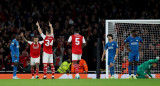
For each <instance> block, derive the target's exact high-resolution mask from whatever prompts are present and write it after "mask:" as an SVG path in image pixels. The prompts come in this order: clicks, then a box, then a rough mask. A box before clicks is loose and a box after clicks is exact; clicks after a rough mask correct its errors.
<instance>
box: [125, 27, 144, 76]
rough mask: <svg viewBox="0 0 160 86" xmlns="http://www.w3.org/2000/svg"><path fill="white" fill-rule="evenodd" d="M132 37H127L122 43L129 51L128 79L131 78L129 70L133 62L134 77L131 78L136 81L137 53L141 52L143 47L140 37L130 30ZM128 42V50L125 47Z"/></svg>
mask: <svg viewBox="0 0 160 86" xmlns="http://www.w3.org/2000/svg"><path fill="white" fill-rule="evenodd" d="M131 33H132V36H129V37H127V39H126V40H125V41H124V45H125V48H126V49H127V50H128V51H129V56H128V58H129V59H128V61H129V67H128V70H129V79H131V78H132V76H131V72H132V71H131V70H132V62H134V76H133V78H134V79H136V73H137V66H138V61H139V51H141V49H142V47H143V40H142V38H141V37H139V36H138V32H137V31H136V30H132V32H131ZM127 42H129V48H128V47H127V45H126V43H127ZM139 43H141V47H140V48H139Z"/></svg>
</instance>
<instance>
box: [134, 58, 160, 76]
mask: <svg viewBox="0 0 160 86" xmlns="http://www.w3.org/2000/svg"><path fill="white" fill-rule="evenodd" d="M159 59H160V58H159V57H156V59H151V60H148V61H146V62H144V63H142V64H141V65H139V66H138V70H137V74H136V78H138V79H144V78H148V79H150V78H152V75H151V72H150V70H151V68H156V67H157V61H158V60H159Z"/></svg>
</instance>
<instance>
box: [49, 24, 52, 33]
mask: <svg viewBox="0 0 160 86" xmlns="http://www.w3.org/2000/svg"><path fill="white" fill-rule="evenodd" d="M49 27H50V30H51V34H53V27H52V24H51V23H50V22H49Z"/></svg>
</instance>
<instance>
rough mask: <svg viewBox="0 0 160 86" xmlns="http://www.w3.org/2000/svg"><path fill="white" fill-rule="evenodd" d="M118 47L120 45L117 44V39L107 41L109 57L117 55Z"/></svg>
mask: <svg viewBox="0 0 160 86" xmlns="http://www.w3.org/2000/svg"><path fill="white" fill-rule="evenodd" d="M117 48H118V45H117V42H115V41H112V42H108V43H106V45H105V50H107V49H108V57H109V58H114V57H115V55H116V49H117Z"/></svg>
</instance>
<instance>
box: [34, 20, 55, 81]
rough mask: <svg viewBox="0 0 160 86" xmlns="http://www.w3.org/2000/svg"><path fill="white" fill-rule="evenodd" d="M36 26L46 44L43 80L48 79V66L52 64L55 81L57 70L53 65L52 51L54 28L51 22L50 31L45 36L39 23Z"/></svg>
mask: <svg viewBox="0 0 160 86" xmlns="http://www.w3.org/2000/svg"><path fill="white" fill-rule="evenodd" d="M36 25H37V27H38V31H39V33H40V34H41V36H42V38H43V39H44V43H43V71H44V77H43V79H47V77H46V74H47V64H50V66H51V71H52V79H54V73H55V68H54V65H53V51H52V46H53V40H54V35H53V27H52V24H51V23H50V22H49V27H50V29H48V30H46V35H44V34H43V33H42V30H41V28H40V25H39V23H38V22H37V23H36Z"/></svg>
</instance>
